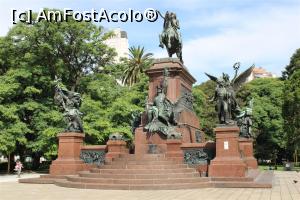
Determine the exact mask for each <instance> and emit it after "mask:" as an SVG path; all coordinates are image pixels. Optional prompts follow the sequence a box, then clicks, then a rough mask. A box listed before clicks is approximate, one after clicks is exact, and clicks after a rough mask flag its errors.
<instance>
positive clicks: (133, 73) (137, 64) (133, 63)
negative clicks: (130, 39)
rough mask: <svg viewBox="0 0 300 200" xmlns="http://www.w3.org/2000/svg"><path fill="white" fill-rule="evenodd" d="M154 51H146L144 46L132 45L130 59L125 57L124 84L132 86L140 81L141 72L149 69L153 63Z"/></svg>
mask: <svg viewBox="0 0 300 200" xmlns="http://www.w3.org/2000/svg"><path fill="white" fill-rule="evenodd" d="M152 55H153V54H152V53H145V50H144V47H140V46H138V47H135V46H133V47H130V48H129V59H126V58H125V59H123V60H122V62H123V64H124V65H125V67H126V68H125V71H124V74H123V77H122V82H123V84H126V85H129V86H132V85H134V84H135V83H137V82H139V80H140V77H141V74H143V73H144V71H145V70H146V69H148V68H149V67H150V65H151V63H152Z"/></svg>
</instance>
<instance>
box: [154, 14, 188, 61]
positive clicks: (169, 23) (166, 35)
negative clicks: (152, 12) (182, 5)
mask: <svg viewBox="0 0 300 200" xmlns="http://www.w3.org/2000/svg"><path fill="white" fill-rule="evenodd" d="M157 13H158V14H159V15H160V16H161V17H162V18H163V19H164V29H163V32H162V33H161V34H160V35H159V41H160V44H159V46H160V47H161V48H164V46H165V47H166V49H167V52H168V55H169V57H170V58H171V57H172V55H173V54H176V56H177V58H179V60H180V62H182V63H183V60H182V41H181V34H180V32H179V29H180V26H179V21H178V20H177V17H176V14H175V13H173V12H170V13H169V12H168V11H167V12H166V14H165V16H163V15H162V14H161V13H160V12H159V11H157Z"/></svg>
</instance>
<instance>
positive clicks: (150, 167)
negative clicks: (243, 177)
mask: <svg viewBox="0 0 300 200" xmlns="http://www.w3.org/2000/svg"><path fill="white" fill-rule="evenodd" d="M54 184H56V185H58V186H62V187H71V188H85V189H119V190H122V189H123V190H174V189H191V188H204V187H212V186H213V185H212V183H211V182H210V178H208V177H200V175H199V172H197V171H196V170H195V169H194V168H190V167H188V165H186V164H183V163H182V161H176V160H172V159H170V158H166V157H165V155H164V154H145V155H143V156H142V157H137V156H135V155H131V154H129V155H123V156H121V157H119V158H115V159H113V161H112V162H107V163H105V165H103V166H100V167H99V168H93V169H91V170H90V171H83V172H79V174H78V175H70V176H66V179H61V180H56V181H55V182H54Z"/></svg>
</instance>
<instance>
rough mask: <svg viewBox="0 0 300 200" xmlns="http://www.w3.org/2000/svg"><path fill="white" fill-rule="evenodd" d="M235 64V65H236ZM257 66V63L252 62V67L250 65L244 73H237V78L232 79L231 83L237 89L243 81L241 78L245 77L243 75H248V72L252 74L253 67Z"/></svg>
mask: <svg viewBox="0 0 300 200" xmlns="http://www.w3.org/2000/svg"><path fill="white" fill-rule="evenodd" d="M236 64H237V63H236ZM236 64H235V65H236ZM254 67H255V64H252V65H251V67H249V68H248V69H247V70H246V71H244V72H243V73H241V74H239V75H237V76H236V77H235V78H233V79H232V81H231V85H232V87H233V88H234V89H235V90H237V89H239V88H240V87H241V84H242V83H241V81H240V79H241V78H242V77H243V76H247V74H250V73H251V72H252V70H253V68H254Z"/></svg>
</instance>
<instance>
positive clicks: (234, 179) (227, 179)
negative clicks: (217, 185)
mask: <svg viewBox="0 0 300 200" xmlns="http://www.w3.org/2000/svg"><path fill="white" fill-rule="evenodd" d="M211 181H216V182H218V181H220V182H251V181H253V178H251V177H211Z"/></svg>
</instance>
